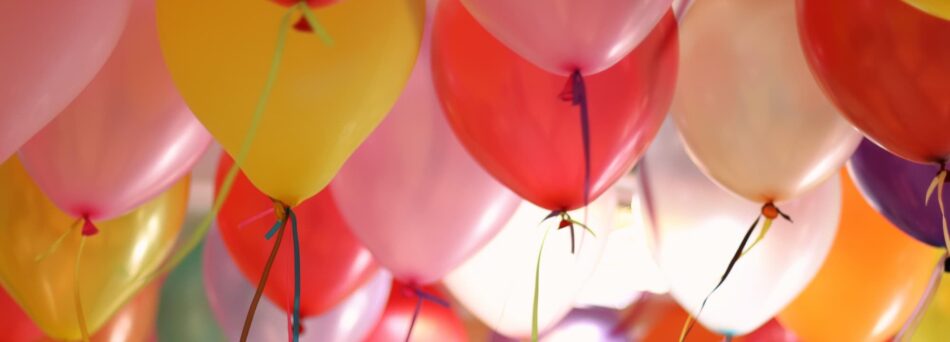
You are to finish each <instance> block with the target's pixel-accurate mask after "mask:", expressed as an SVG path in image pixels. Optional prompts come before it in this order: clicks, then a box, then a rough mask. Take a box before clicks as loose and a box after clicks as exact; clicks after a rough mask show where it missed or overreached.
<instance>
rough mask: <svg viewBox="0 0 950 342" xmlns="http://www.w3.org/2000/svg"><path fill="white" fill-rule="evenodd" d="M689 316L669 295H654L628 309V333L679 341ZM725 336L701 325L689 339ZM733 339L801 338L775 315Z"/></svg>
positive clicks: (773, 341) (784, 341)
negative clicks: (629, 324)
mask: <svg viewBox="0 0 950 342" xmlns="http://www.w3.org/2000/svg"><path fill="white" fill-rule="evenodd" d="M686 317H687V314H686V311H683V309H682V308H680V307H679V305H677V304H676V302H675V301H673V299H672V298H670V297H669V296H651V297H648V298H646V299H645V300H643V301H640V302H638V303H637V304H635V305H634V306H633V308H632V310H629V311H628V314H627V316H626V318H625V320H632V321H631V322H632V324H633V326H632V327H631V328H630V329H629V331H628V336H630V337H631V338H632V340H633V341H676V340H677V339H678V338H679V336H680V332H681V331H682V329H683V321H685V320H686ZM724 339H725V337H724V336H720V335H717V334H715V333H712V332H710V331H709V330H706V329H705V328H703V327H702V326H700V325H697V326H694V327H693V330H692V331H691V332H690V334H689V338H688V339H687V341H691V342H721V341H723V340H724ZM732 341H735V342H799V339H798V337H797V336H795V333H794V332H792V331H791V330H789V329H786V328H785V327H783V326H782V325H781V324H780V323H779V322H778V321H776V320H774V319H773V320H770V321H768V323H765V325H762V326H761V327H759V328H758V329H756V330H755V331H753V332H751V333H749V334H746V335H743V336H738V337H736V336H733V339H732Z"/></svg>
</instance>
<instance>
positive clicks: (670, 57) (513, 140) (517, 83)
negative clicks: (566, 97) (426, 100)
mask: <svg viewBox="0 0 950 342" xmlns="http://www.w3.org/2000/svg"><path fill="white" fill-rule="evenodd" d="M434 25H435V26H434V28H433V36H432V42H433V43H432V71H433V75H434V82H435V85H436V89H437V90H438V94H439V97H440V98H441V100H442V105H443V107H444V108H445V113H446V116H447V117H448V120H449V122H450V123H451V125H452V128H453V130H454V131H455V134H456V136H458V137H459V140H461V141H462V143H463V145H465V147H466V148H467V149H468V151H469V153H471V154H472V155H473V156H474V157H475V159H476V160H478V162H479V163H481V165H482V166H484V167H485V168H486V169H487V170H488V171H489V172H490V173H491V174H492V175H494V176H495V178H497V179H498V180H499V181H501V182H502V183H504V184H505V185H506V186H507V187H509V188H511V189H512V190H513V191H514V192H516V193H518V194H519V195H521V197H524V198H525V199H527V200H529V201H531V202H533V203H534V204H537V205H538V206H541V207H544V208H547V209H550V210H571V209H576V208H579V207H581V206H583V205H584V204H585V203H584V174H585V171H584V150H583V143H582V142H583V140H582V137H581V123H580V116H579V110H578V107H576V106H573V105H572V104H571V103H570V102H567V101H563V100H562V99H561V98H560V97H559V96H558V95H559V94H560V93H561V92H562V90H564V89H565V85H566V84H567V82H568V77H566V76H559V75H555V74H551V73H548V72H546V71H544V70H542V69H540V68H538V67H536V66H534V65H533V64H532V63H530V62H528V61H526V60H524V59H522V58H521V57H519V56H518V55H517V54H515V53H514V52H512V51H511V50H509V49H508V48H507V47H505V46H504V45H502V43H501V42H499V41H498V40H496V39H495V38H493V37H492V35H491V34H489V33H488V32H486V31H485V29H483V28H482V27H481V26H479V24H478V23H477V22H476V21H475V20H474V19H473V18H472V16H471V15H470V14H469V13H468V12H467V11H466V10H465V8H464V7H463V6H462V5H461V4H460V2H459V0H443V1H441V3H440V4H439V7H438V9H437V11H436V18H435V24H434ZM676 36H677V35H676V20H675V19H674V17H673V14H672V13H667V15H666V16H665V17H664V18H663V19H662V20H661V21H660V23H659V24H657V27H656V28H654V30H653V32H652V33H650V35H649V36H648V37H647V38H646V39H645V40H644V41H643V42H642V43H641V44H640V46H639V47H637V48H636V49H635V50H634V51H633V52H631V53H630V55H628V56H627V57H625V58H624V59H623V60H621V61H620V62H618V63H617V64H616V65H614V66H613V67H611V68H610V69H607V70H605V71H603V72H600V73H597V74H594V75H592V76H587V77H586V79H585V82H586V89H587V99H588V103H589V113H590V153H591V155H590V158H591V163H590V168H591V170H590V182H591V183H590V201H593V200H594V199H596V198H597V197H598V196H600V194H601V193H603V192H604V191H605V190H606V189H607V188H608V187H609V186H610V185H611V184H613V183H614V182H616V181H617V179H618V178H620V176H622V175H623V174H624V173H626V172H627V171H629V169H630V167H632V166H633V164H634V163H635V162H636V161H637V159H639V158H640V156H641V155H642V154H643V152H644V149H645V148H646V147H647V145H648V144H649V143H650V141H652V140H653V137H654V135H655V134H656V132H657V130H658V129H659V127H660V124H661V123H662V121H663V118H664V117H665V116H666V112H667V110H668V109H669V106H670V102H671V101H672V95H673V88H674V82H675V79H676V65H677V58H678V50H677V44H678V43H677V39H676Z"/></svg>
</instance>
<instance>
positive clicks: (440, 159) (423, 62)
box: [330, 1, 519, 285]
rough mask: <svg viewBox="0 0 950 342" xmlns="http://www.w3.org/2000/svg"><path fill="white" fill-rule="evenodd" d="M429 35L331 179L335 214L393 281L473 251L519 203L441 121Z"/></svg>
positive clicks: (422, 274) (416, 277) (447, 266)
mask: <svg viewBox="0 0 950 342" xmlns="http://www.w3.org/2000/svg"><path fill="white" fill-rule="evenodd" d="M430 2H431V1H430ZM430 7H433V8H434V7H435V6H430ZM431 14H433V13H430V17H431ZM430 36H431V28H429V29H427V30H426V33H425V36H424V38H423V43H422V51H423V52H422V53H421V54H419V60H418V61H416V67H415V69H413V71H412V75H411V76H410V77H409V83H408V84H407V85H406V90H405V91H403V93H402V95H401V96H400V98H399V100H398V101H396V105H395V106H394V107H393V110H392V111H391V112H390V113H389V115H388V116H387V117H386V119H385V120H383V122H382V123H381V124H380V126H379V128H377V129H376V131H374V132H373V134H372V135H370V137H369V138H368V139H367V140H366V142H364V143H363V145H361V146H360V147H359V149H357V150H356V153H354V154H353V156H352V157H351V158H350V159H349V160H348V161H347V162H346V164H345V165H344V166H343V169H341V170H340V173H339V174H338V175H337V176H336V178H334V179H333V182H331V183H330V188H331V189H332V193H333V198H334V199H335V201H336V202H337V205H338V207H339V209H340V213H342V214H343V216H344V217H345V218H346V221H347V223H349V227H350V228H351V230H352V231H353V233H354V234H355V235H356V236H357V237H359V239H360V241H361V242H362V243H363V244H364V245H366V247H367V248H368V249H369V250H370V251H371V252H372V253H373V256H374V257H375V259H376V260H377V261H378V262H379V263H380V264H381V265H383V266H385V267H386V268H387V269H388V270H390V271H391V272H392V273H393V275H394V276H395V277H396V279H399V280H400V281H402V282H405V283H413V284H419V285H423V284H429V283H433V282H435V281H437V280H439V279H441V278H442V276H444V275H445V274H446V273H448V272H449V271H450V270H452V269H453V268H455V267H456V266H458V264H460V263H461V262H462V261H464V260H465V259H467V258H468V257H469V256H471V255H472V254H473V253H475V252H476V251H478V249H479V248H481V247H482V246H483V245H485V243H487V242H488V240H490V239H491V238H492V237H493V236H494V235H495V233H497V232H498V230H499V229H501V227H502V225H504V222H505V221H506V220H507V219H508V218H509V217H511V214H512V213H513V212H514V210H515V207H516V206H517V205H518V202H519V199H518V197H517V196H515V195H514V194H513V193H511V192H510V191H508V189H506V188H505V187H504V186H503V185H501V184H500V183H498V181H496V180H495V179H494V178H492V176H491V175H489V174H488V173H487V172H485V170H484V169H482V167H481V166H479V165H478V164H477V163H476V162H475V160H473V159H472V157H471V156H469V155H468V152H466V151H465V149H464V148H463V147H462V145H461V144H459V142H458V140H457V139H456V138H455V135H453V133H452V128H451V127H449V124H448V123H447V122H446V119H445V117H444V116H443V114H442V108H441V107H440V105H439V99H438V98H437V97H436V93H435V88H434V86H433V84H432V74H431V72H432V69H431V67H430V66H429V37H430Z"/></svg>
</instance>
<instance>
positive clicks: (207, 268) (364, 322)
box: [203, 229, 392, 342]
mask: <svg viewBox="0 0 950 342" xmlns="http://www.w3.org/2000/svg"><path fill="white" fill-rule="evenodd" d="M203 264H204V266H203V269H204V282H205V293H206V294H207V295H208V303H209V304H210V305H211V310H212V311H213V312H214V317H215V319H217V321H218V324H219V325H220V327H221V330H222V331H223V332H224V333H225V334H226V335H227V337H228V340H229V341H237V340H238V339H239V338H240V337H241V330H242V329H243V328H244V318H245V316H246V315H247V308H248V307H249V306H250V305H251V299H252V298H253V297H254V290H255V286H254V285H252V284H251V283H249V282H247V278H245V277H244V274H242V273H241V270H240V269H238V267H237V265H235V264H234V261H232V260H231V257H230V255H229V254H228V250H227V248H226V247H225V246H224V241H223V240H221V233H219V232H218V230H217V229H212V230H211V231H210V232H208V237H207V239H206V240H205V247H204V255H203ZM274 267H280V266H276V265H275V266H274ZM255 285H256V284H255ZM391 285H392V277H391V276H390V275H389V273H387V272H386V271H382V270H380V271H379V272H377V274H376V275H375V276H374V277H373V278H371V279H370V280H369V281H368V282H367V283H366V284H364V285H362V286H361V287H359V288H357V289H356V290H355V291H353V294H351V295H350V296H349V297H346V299H344V300H343V301H342V302H340V304H337V306H335V307H333V308H332V309H330V310H329V311H327V312H324V313H322V314H320V315H317V316H312V317H307V318H304V319H302V320H301V321H300V324H301V326H302V327H303V332H302V333H301V335H300V341H302V342H349V341H362V340H363V339H364V338H365V337H366V336H367V335H369V333H370V332H371V331H372V329H373V328H374V327H376V322H378V321H379V319H380V318H381V317H382V316H383V311H384V310H385V309H386V303H387V301H388V298H389V290H390V286H391ZM303 291H307V288H304V289H303ZM287 300H293V298H292V297H288V298H287ZM287 318H288V314H287V312H285V311H284V310H283V309H281V308H280V307H278V306H277V305H275V304H274V303H272V302H271V301H270V297H266V296H265V297H264V299H261V302H260V304H259V306H258V307H257V313H256V314H255V315H254V325H253V326H251V331H250V334H249V336H248V341H285V340H287V337H288V336H287V333H288V332H289V329H287V328H288V327H287Z"/></svg>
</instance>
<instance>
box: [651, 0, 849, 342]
mask: <svg viewBox="0 0 950 342" xmlns="http://www.w3.org/2000/svg"><path fill="white" fill-rule="evenodd" d="M705 3H708V2H698V3H697V4H696V6H704V5H703V4H705ZM696 10H697V13H700V12H699V11H700V10H701V7H697V8H696ZM642 167H643V169H642V173H641V177H643V181H644V184H646V185H645V187H646V192H645V193H646V194H647V196H645V197H646V200H645V201H642V202H641V203H640V205H646V203H649V206H646V207H645V210H649V212H652V217H653V223H654V227H655V228H654V229H655V231H656V234H657V241H658V244H657V245H656V251H655V253H656V255H657V262H658V263H659V265H660V269H661V270H662V271H663V273H664V274H666V276H667V279H668V280H669V282H670V289H671V291H670V292H671V294H672V295H673V298H675V299H676V301H677V302H678V303H679V304H680V305H682V306H683V307H684V308H686V309H687V311H689V312H690V313H691V314H692V315H696V314H697V312H698V309H699V307H700V304H702V302H703V298H705V297H706V296H707V295H708V294H709V291H710V290H712V289H713V288H714V287H715V286H716V284H717V283H718V282H719V280H720V278H721V277H722V274H723V266H724V265H726V264H728V262H729V260H730V259H731V258H732V256H733V254H734V253H735V251H736V246H737V245H738V243H739V241H740V240H741V239H742V237H743V234H745V233H746V229H747V227H748V225H749V222H748V221H747V220H749V219H750V217H749V213H751V212H755V211H757V210H758V209H759V205H760V204H756V203H752V202H749V201H746V200H743V199H741V198H738V197H735V196H733V195H732V194H730V193H728V192H726V191H724V190H722V189H721V188H719V187H717V186H716V185H715V184H713V183H712V182H711V181H710V180H709V179H708V178H706V176H704V175H703V174H702V172H701V171H700V170H698V169H697V168H696V167H695V166H694V165H693V164H692V163H691V162H690V159H689V157H688V156H687V154H686V151H684V150H683V147H682V144H681V143H680V141H679V139H677V136H676V131H675V130H674V127H673V125H671V124H670V123H669V122H668V123H667V125H665V126H664V127H663V128H662V129H661V130H660V134H659V135H658V136H657V139H656V141H655V142H654V143H653V146H652V147H651V148H650V151H649V152H647V157H646V158H645V160H644V164H643V166H642ZM779 206H780V207H781V208H782V210H785V211H786V212H787V213H788V214H789V215H791V217H793V218H794V219H795V223H794V224H792V223H790V222H787V221H776V222H775V223H774V224H773V225H772V228H771V231H770V232H769V234H768V235H766V236H765V238H764V239H763V240H762V242H761V243H760V244H759V245H758V246H756V248H754V249H752V250H750V251H749V252H748V253H747V254H745V255H744V256H743V257H742V258H741V259H739V261H738V262H737V263H736V264H735V268H734V269H733V270H732V273H731V274H730V275H729V277H728V279H727V280H726V281H725V282H724V283H723V284H722V286H721V287H719V289H718V290H716V292H715V293H714V294H712V296H711V297H709V301H708V303H706V306H705V309H704V310H703V311H702V314H701V315H699V317H698V320H699V322H700V323H702V324H703V325H704V326H706V327H707V328H709V329H710V330H714V331H716V332H718V333H721V334H724V335H734V336H738V335H743V334H746V333H749V332H751V331H753V330H755V329H756V328H758V327H759V326H761V325H762V324H764V323H765V322H767V321H768V320H769V319H771V318H772V317H773V316H775V314H777V313H778V312H779V311H780V310H782V308H784V307H785V306H786V305H787V304H788V303H789V302H791V301H792V300H793V299H794V298H795V296H796V295H798V293H799V292H801V291H802V290H803V289H804V288H805V286H806V285H808V283H809V282H810V281H811V279H812V278H813V277H814V276H815V274H816V273H817V272H818V269H819V268H820V267H821V264H822V262H823V261H824V259H825V256H826V255H827V254H828V250H829V249H830V248H831V244H832V242H833V241H834V238H835V232H836V231H837V227H838V217H839V213H840V208H841V189H840V185H839V181H838V179H837V178H833V179H831V180H829V181H827V182H826V183H824V184H823V185H821V186H819V187H818V188H816V189H815V190H812V191H810V192H808V193H806V194H805V195H804V196H802V197H801V198H800V199H797V200H793V201H789V202H784V203H779ZM760 229H761V228H760Z"/></svg>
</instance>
